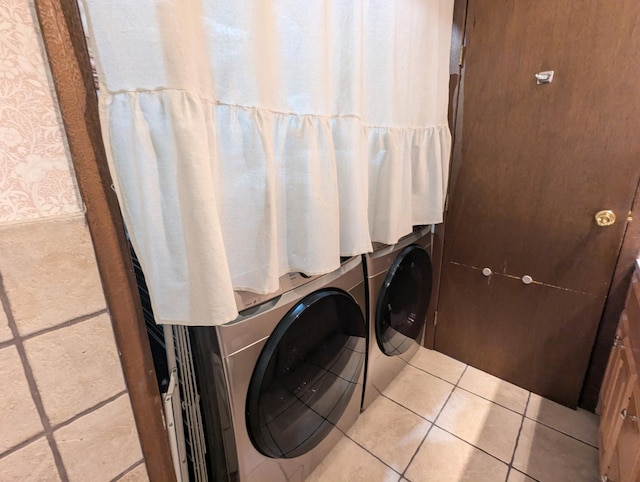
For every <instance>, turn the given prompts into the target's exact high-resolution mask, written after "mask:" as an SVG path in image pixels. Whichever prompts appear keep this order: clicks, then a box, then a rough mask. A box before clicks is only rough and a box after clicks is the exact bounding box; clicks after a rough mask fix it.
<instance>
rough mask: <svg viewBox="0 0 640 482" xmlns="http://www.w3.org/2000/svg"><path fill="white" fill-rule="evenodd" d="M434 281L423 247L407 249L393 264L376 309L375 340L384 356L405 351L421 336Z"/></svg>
mask: <svg viewBox="0 0 640 482" xmlns="http://www.w3.org/2000/svg"><path fill="white" fill-rule="evenodd" d="M431 278H432V267H431V259H430V258H429V254H428V253H427V252H426V251H425V250H424V249H423V248H422V247H421V246H418V245H414V244H412V245H410V246H407V247H406V248H405V249H403V250H402V251H401V252H400V254H399V255H398V256H397V257H396V259H395V260H394V261H393V264H392V265H391V268H389V271H388V272H387V276H386V277H385V280H384V283H383V284H382V288H381V289H380V293H379V294H378V303H377V306H376V318H375V330H376V340H377V341H378V346H379V347H380V350H382V352H383V353H384V354H385V355H389V356H393V355H400V354H402V353H404V352H406V351H407V350H408V349H409V348H410V347H411V345H412V344H413V343H414V342H415V340H417V339H418V337H419V336H420V333H421V332H422V327H423V326H424V323H425V319H426V317H427V308H428V307H429V301H430V298H431V283H432V279H431Z"/></svg>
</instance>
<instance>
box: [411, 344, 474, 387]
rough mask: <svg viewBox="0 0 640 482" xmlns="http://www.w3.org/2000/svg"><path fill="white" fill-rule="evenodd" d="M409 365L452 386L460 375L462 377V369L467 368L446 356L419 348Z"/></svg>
mask: <svg viewBox="0 0 640 482" xmlns="http://www.w3.org/2000/svg"><path fill="white" fill-rule="evenodd" d="M410 363H411V365H413V366H414V367H417V368H420V369H421V370H424V371H425V372H428V373H431V374H432V375H435V376H437V377H440V378H442V379H444V380H446V381H448V382H450V383H453V384H454V385H455V384H456V383H458V380H459V379H460V375H462V372H463V371H464V368H465V367H466V366H467V365H465V364H464V363H462V362H460V361H458V360H454V359H453V358H450V357H448V356H447V355H443V354H442V353H440V352H437V351H435V350H429V349H427V348H420V350H418V352H417V353H416V355H415V356H414V357H413V358H412V359H411V362H410Z"/></svg>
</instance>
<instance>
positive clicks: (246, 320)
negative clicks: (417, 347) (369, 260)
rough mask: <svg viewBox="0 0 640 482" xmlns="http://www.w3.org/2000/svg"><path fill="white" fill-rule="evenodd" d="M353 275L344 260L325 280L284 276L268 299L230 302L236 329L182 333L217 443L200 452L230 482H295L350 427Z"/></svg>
mask: <svg viewBox="0 0 640 482" xmlns="http://www.w3.org/2000/svg"><path fill="white" fill-rule="evenodd" d="M362 273H363V270H362V260H361V257H354V258H350V259H349V260H347V261H345V262H343V263H342V265H341V267H340V268H339V269H338V270H337V271H335V272H333V273H330V274H326V275H322V276H316V277H312V278H307V277H303V276H301V275H300V274H292V275H289V276H285V277H283V278H282V279H281V288H280V290H279V291H278V292H277V293H274V294H272V295H268V296H258V295H248V294H247V293H243V294H240V295H239V297H238V300H237V301H238V304H239V308H243V309H242V311H241V312H240V315H239V316H238V318H237V319H236V320H234V321H232V322H230V323H228V324H225V325H222V326H218V327H194V328H193V329H192V345H193V350H194V361H195V364H196V367H195V368H196V373H197V374H198V378H199V380H200V389H201V395H202V407H203V410H202V412H203V419H204V420H203V421H204V427H205V432H206V433H208V434H210V435H207V437H208V438H211V437H212V436H214V435H215V434H220V433H222V434H223V437H222V439H223V443H222V444H219V443H218V444H217V448H216V443H215V440H214V441H210V443H209V444H208V445H209V447H213V450H214V451H215V450H218V451H219V452H220V453H222V452H224V458H225V460H226V464H227V467H228V472H229V477H230V479H231V480H237V478H239V480H240V481H242V482H245V481H246V482H253V481H261V482H262V481H270V482H278V481H289V480H297V481H303V480H304V479H305V478H306V477H307V476H308V475H309V474H310V473H311V471H312V470H313V469H314V468H315V467H316V466H317V465H318V464H319V463H320V462H321V461H322V459H323V458H324V457H325V456H326V455H327V453H328V452H329V451H330V450H331V448H332V447H333V446H334V445H335V444H336V443H337V442H338V440H339V439H340V438H341V437H342V432H344V431H346V430H348V429H349V427H350V426H351V425H352V424H353V423H354V422H355V420H356V419H357V417H358V415H359V413H360V406H361V400H362V393H363V381H364V364H365V358H366V320H365V316H364V313H365V302H366V297H365V285H364V277H363V275H362ZM211 434H214V435H211ZM218 437H219V435H218ZM220 458H221V457H217V458H216V457H215V454H212V456H211V457H210V460H216V459H217V460H220Z"/></svg>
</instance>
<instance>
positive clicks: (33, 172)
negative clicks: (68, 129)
mask: <svg viewBox="0 0 640 482" xmlns="http://www.w3.org/2000/svg"><path fill="white" fill-rule="evenodd" d="M32 1H33V0H0V222H9V221H17V220H24V219H34V218H41V217H46V216H54V215H59V214H67V213H73V212H79V211H81V210H82V206H81V204H80V202H79V196H78V194H77V188H76V185H75V178H74V175H73V171H72V167H71V162H70V156H69V153H68V147H67V144H66V138H65V135H64V130H63V127H62V121H61V119H60V114H59V111H58V107H57V102H56V100H55V93H54V90H53V86H52V83H51V79H50V74H49V70H48V69H49V67H48V64H47V61H46V58H45V54H44V48H43V46H42V39H41V36H40V31H39V28H38V24H37V21H36V19H35V13H34V11H33V5H32V3H31V2H32Z"/></svg>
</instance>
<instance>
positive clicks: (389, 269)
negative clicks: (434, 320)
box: [362, 226, 433, 410]
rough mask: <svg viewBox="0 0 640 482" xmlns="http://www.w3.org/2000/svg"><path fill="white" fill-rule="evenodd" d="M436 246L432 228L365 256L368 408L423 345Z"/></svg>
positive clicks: (364, 402) (365, 399) (365, 403)
mask: <svg viewBox="0 0 640 482" xmlns="http://www.w3.org/2000/svg"><path fill="white" fill-rule="evenodd" d="M431 242H432V233H431V227H429V226H426V227H425V226H422V227H416V228H415V229H414V232H413V233H411V234H409V235H408V236H405V237H403V238H402V239H400V240H399V241H398V243H396V244H395V245H391V246H389V245H376V246H374V251H373V252H372V253H367V254H365V255H363V263H364V268H365V276H366V279H367V287H368V289H367V293H368V296H367V298H368V302H367V313H368V314H367V318H368V334H367V337H368V338H367V339H368V343H367V344H368V352H367V363H366V380H365V388H364V396H363V399H362V409H363V410H364V409H366V408H367V407H368V406H369V405H370V404H371V402H373V400H375V398H376V397H377V396H378V395H379V394H380V393H381V392H382V391H383V390H384V389H385V388H386V387H387V386H388V385H389V383H391V381H392V380H393V379H394V378H395V377H396V376H397V375H398V373H399V372H400V371H401V370H402V369H403V368H404V367H405V365H406V364H407V363H408V362H409V361H410V360H411V358H412V357H413V356H414V355H415V354H416V352H417V351H418V348H419V346H420V344H421V343H422V338H423V336H424V330H425V325H426V317H427V309H428V308H429V302H430V299H431V288H432V276H433V270H432V266H431V251H432V250H431Z"/></svg>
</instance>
